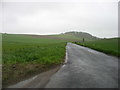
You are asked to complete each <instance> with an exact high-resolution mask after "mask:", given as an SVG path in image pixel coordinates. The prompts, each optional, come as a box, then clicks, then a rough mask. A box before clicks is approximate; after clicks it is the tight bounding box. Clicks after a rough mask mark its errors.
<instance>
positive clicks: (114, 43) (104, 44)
mask: <svg viewBox="0 0 120 90" xmlns="http://www.w3.org/2000/svg"><path fill="white" fill-rule="evenodd" d="M119 40H120V38H111V39H101V40H96V41H89V42H75V43H76V44H78V45H81V46H85V47H89V48H92V49H95V50H98V51H101V52H104V53H106V54H110V55H114V56H117V57H120V52H119V47H118V46H119V44H120V42H119Z"/></svg>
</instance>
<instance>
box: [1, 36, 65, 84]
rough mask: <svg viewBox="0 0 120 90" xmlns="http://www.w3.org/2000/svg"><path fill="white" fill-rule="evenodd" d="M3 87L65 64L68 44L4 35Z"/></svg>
mask: <svg viewBox="0 0 120 90" xmlns="http://www.w3.org/2000/svg"><path fill="white" fill-rule="evenodd" d="M2 45H3V46H2V59H3V60H2V63H3V77H2V78H3V86H7V85H9V84H13V83H16V82H18V81H20V80H22V79H24V78H26V77H30V76H32V75H35V74H37V73H40V72H43V71H45V70H47V69H49V68H51V67H54V66H56V65H59V64H61V63H63V61H64V57H65V51H66V49H65V46H66V42H65V41H63V40H55V39H48V38H42V37H39V38H38V37H32V36H27V35H13V34H3V35H2Z"/></svg>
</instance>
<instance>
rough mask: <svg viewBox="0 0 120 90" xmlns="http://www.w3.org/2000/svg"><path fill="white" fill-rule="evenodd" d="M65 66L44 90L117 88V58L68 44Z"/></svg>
mask: <svg viewBox="0 0 120 90" xmlns="http://www.w3.org/2000/svg"><path fill="white" fill-rule="evenodd" d="M66 48H67V57H66V58H67V59H66V64H65V65H63V66H62V68H61V69H60V70H59V71H58V72H57V73H56V74H54V75H53V76H52V77H51V79H50V80H49V82H48V84H47V85H46V86H45V88H118V58H116V57H113V56H109V55H106V54H104V53H101V52H98V51H95V50H92V49H89V48H86V47H82V46H79V45H76V44H72V43H68V44H67V46H66Z"/></svg>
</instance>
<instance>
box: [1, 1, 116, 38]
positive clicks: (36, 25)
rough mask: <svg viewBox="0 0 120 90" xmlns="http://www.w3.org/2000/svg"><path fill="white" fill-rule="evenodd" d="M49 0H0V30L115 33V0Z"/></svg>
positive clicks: (111, 34)
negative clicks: (0, 28) (0, 20)
mask: <svg viewBox="0 0 120 90" xmlns="http://www.w3.org/2000/svg"><path fill="white" fill-rule="evenodd" d="M10 1H11V2H10ZM20 1H21V2H20ZM43 1H44V2H43ZM50 1H51V2H50ZM50 1H49V2H48V0H39V1H38V0H29V1H28V0H26V2H24V1H23V0H19V2H18V1H17V0H2V2H1V3H0V6H1V5H2V7H0V11H1V10H2V12H0V19H2V22H1V23H0V25H1V26H2V32H6V33H29V34H42V35H43V34H58V33H62V32H67V31H82V32H88V33H90V34H92V35H95V36H98V37H116V36H118V0H79V2H78V1H77V0H74V1H72V0H71V2H70V1H66V2H65V0H62V1H59V0H50ZM83 1H84V2H83ZM1 13H2V14H1ZM1 15H2V16H1Z"/></svg>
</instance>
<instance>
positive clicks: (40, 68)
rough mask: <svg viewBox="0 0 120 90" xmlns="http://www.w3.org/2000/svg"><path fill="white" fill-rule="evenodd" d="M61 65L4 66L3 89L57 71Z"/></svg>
mask: <svg viewBox="0 0 120 90" xmlns="http://www.w3.org/2000/svg"><path fill="white" fill-rule="evenodd" d="M59 66H60V65H42V64H33V63H31V64H30V63H29V64H20V63H19V64H14V65H3V66H2V67H3V68H2V71H3V72H2V76H3V77H2V87H3V88H5V87H8V86H10V85H13V84H16V83H17V82H20V81H22V80H27V79H29V78H31V77H33V76H35V75H37V74H39V73H42V72H45V71H48V70H51V69H55V68H56V67H59Z"/></svg>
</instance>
